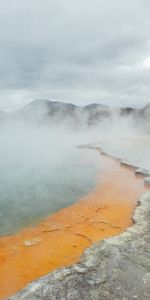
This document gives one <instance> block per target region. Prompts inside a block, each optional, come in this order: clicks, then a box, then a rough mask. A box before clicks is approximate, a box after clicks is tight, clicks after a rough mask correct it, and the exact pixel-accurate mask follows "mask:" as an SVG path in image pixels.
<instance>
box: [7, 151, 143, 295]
mask: <svg viewBox="0 0 150 300" xmlns="http://www.w3.org/2000/svg"><path fill="white" fill-rule="evenodd" d="M98 150H99V149H98ZM103 159H104V158H103ZM104 160H106V161H107V160H108V161H109V164H110V161H112V160H111V159H110V158H108V157H106V159H104ZM112 163H113V167H114V165H115V164H118V161H117V162H115V161H112ZM109 167H110V166H109ZM111 167H112V166H111ZM106 169H107V168H106ZM110 169H111V168H110ZM110 169H109V170H110ZM120 169H121V173H123V174H124V175H123V178H122V180H124V179H125V178H126V179H127V177H128V176H129V173H130V175H131V174H132V177H133V171H131V170H129V169H127V170H124V171H123V169H122V167H121V166H120ZM107 172H108V170H106V173H105V174H104V177H108V178H107V180H109V181H110V182H109V188H110V187H111V188H112V191H111V192H113V190H114V189H116V188H117V189H118V187H117V183H116V185H115V184H113V182H112V180H113V177H114V174H111V176H110V175H109V174H108V173H107ZM126 172H127V173H128V174H127V177H125V178H124V176H126V175H125V174H126ZM108 175H109V176H110V178H109V176H108ZM118 175H119V176H121V174H118ZM115 176H116V174H115ZM132 177H131V178H129V181H128V184H129V182H130V180H134V181H137V182H138V184H139V183H140V182H141V179H140V178H136V179H135V178H132ZM115 179H117V178H115ZM138 179H139V180H138ZM118 180H119V178H118ZM120 183H121V182H120ZM122 183H123V182H122ZM102 185H104V186H103V188H99V189H98V191H97V189H96V191H95V193H96V194H97V197H99V195H100V196H103V197H104V196H105V193H106V189H108V181H106V182H103V183H102ZM136 188H139V186H138V187H137V186H136ZM121 189H122V186H121V187H120V190H119V192H120V193H121V194H119V195H118V197H121V195H122V197H124V195H123V194H122V191H121ZM116 191H117V193H118V190H116ZM116 191H115V193H116ZM136 192H137V191H136ZM116 196H117V194H114V195H113V199H114V197H115V205H114V203H112V202H111V201H110V199H109V197H110V194H109V193H108V199H107V201H108V206H109V205H110V211H109V213H110V212H111V214H112V217H113V218H112V220H111V221H107V219H106V217H108V216H107V214H106V215H105V211H106V209H105V207H104V205H106V198H104V200H105V201H104V203H102V202H103V201H101V206H100V203H99V201H98V202H97V200H96V203H95V204H94V212H95V214H93V215H92V216H91V215H90V216H89V217H88V218H87V219H86V220H85V218H84V220H83V216H84V213H85V207H86V206H87V204H88V205H89V203H90V202H89V203H88V202H87V200H86V199H87V197H85V199H83V200H80V201H79V202H78V203H77V204H74V205H72V206H71V207H70V208H66V209H64V210H61V211H60V212H58V213H56V214H55V215H54V216H56V215H58V216H59V218H61V214H62V212H65V211H67V215H66V216H68V213H70V212H71V211H70V209H72V207H75V208H76V206H79V211H78V213H80V217H81V221H82V223H81V224H82V226H81V225H80V226H79V228H78V230H76V234H75V235H74V236H73V240H72V247H71V249H70V250H69V253H70V255H71V260H69V261H68V258H67V260H63V263H61V264H58V265H57V266H63V265H70V264H72V263H74V262H76V261H77V260H79V258H80V256H81V253H82V252H83V250H84V249H85V248H87V247H88V246H89V244H91V243H95V242H96V241H98V240H100V239H104V238H106V237H108V236H112V235H116V234H119V233H120V232H122V231H123V230H125V229H126V228H128V227H129V226H130V225H131V221H130V220H126V213H127V212H128V215H129V216H130V218H131V216H132V212H133V210H134V207H135V205H136V201H135V200H136V199H134V201H135V203H134V204H133V203H132V207H131V206H130V204H131V202H132V201H133V199H132V201H131V199H128V200H129V201H128V202H127V205H126V203H123V201H122V200H121V201H120V200H119V199H118V200H116V199H117V198H116ZM128 196H129V195H128ZM90 197H91V199H92V198H93V193H91V194H90ZM105 197H106V196H105ZM129 198H130V197H129ZM133 198H134V197H133ZM91 199H89V200H90V201H91ZM92 200H93V199H92ZM124 200H126V198H124ZM120 202H121V203H120ZM112 204H113V205H114V212H113V213H112V211H113V209H112V207H113V206H112ZM120 204H121V205H122V204H124V205H123V206H121V207H120V209H119V208H118V205H120ZM82 207H83V213H81V208H82ZM116 208H117V212H118V213H119V219H120V218H121V216H122V215H121V213H122V209H123V211H124V210H125V212H123V218H124V220H123V223H122V225H121V226H120V224H119V225H118V223H116V219H115V218H116V213H115V209H116ZM88 210H89V211H88V213H89V212H90V211H91V206H89V209H88ZM74 212H75V211H74ZM99 212H100V214H101V213H102V219H99V218H100V216H98V220H97V219H96V222H94V221H95V218H96V217H97V215H98V214H99ZM92 213H93V211H92ZM86 215H87V211H86V213H85V216H86ZM108 215H109V214H108ZM54 216H52V218H53V217H54ZM71 217H72V215H71ZM90 218H92V219H90ZM78 219H79V215H78ZM78 219H77V222H79V220H78ZM114 220H115V221H114ZM61 221H63V227H64V220H61ZM87 221H88V222H87ZM89 221H90V222H89ZM91 221H92V222H91ZM77 222H75V224H74V225H76V226H77ZM57 223H58V219H57ZM85 223H86V228H85V229H86V230H87V223H89V224H88V235H87V231H86V232H83V231H82V230H83V228H82V227H83V224H84V225H85ZM99 223H101V224H99ZM79 224H80V223H79ZM47 225H48V224H46V226H47ZM55 225H56V224H55ZM57 225H58V224H57ZM100 225H101V226H102V229H103V230H100ZM48 226H49V225H48ZM69 226H70V225H69V223H68V225H67V224H66V228H65V229H66V231H67V232H68V231H71V230H72V228H71V227H69ZM94 226H96V227H95V228H94V233H92V236H93V234H94V236H93V238H91V236H90V235H89V228H90V231H91V229H92V228H93V227H94ZM108 227H109V230H108ZM106 228H107V230H106ZM43 229H44V235H45V234H46V235H49V234H50V233H51V235H53V239H54V238H55V239H56V237H57V241H58V242H57V247H59V244H60V233H61V232H60V231H61V230H60V229H59V228H57V227H56V226H55V227H53V228H51V229H48V230H47V229H45V227H44V226H43V228H42V230H43ZM79 229H80V230H79ZM25 231H26V230H25ZM25 231H23V232H25ZM105 231H106V233H105ZM31 233H32V234H31V236H32V238H29V239H28V240H25V242H26V245H25V244H24V245H23V250H25V252H27V251H28V252H29V253H30V252H32V251H31V249H32V250H34V251H35V252H34V251H33V253H34V254H35V253H36V251H37V250H38V251H39V246H40V245H41V244H43V240H42V239H41V237H40V238H39V236H38V237H37V236H36V238H34V239H33V236H34V235H35V233H37V227H36V228H35V230H34V229H33V231H32V230H31ZM63 234H64V232H63ZM61 235H62V234H61ZM71 236H72V234H71ZM71 236H70V235H68V233H67V239H68V238H69V239H70V237H71ZM75 236H76V237H75ZM74 238H75V239H74ZM23 240H24V238H23ZM23 240H22V241H23ZM8 242H10V241H8ZM51 242H52V241H51ZM32 243H33V244H32ZM65 243H66V240H65ZM80 243H81V244H82V247H81V248H80V249H78V246H79V244H80ZM13 244H14V242H13ZM30 246H31V247H30ZM17 247H18V246H17V245H16V244H15V249H14V250H15V251H14V252H16V250H17V251H20V249H19V248H17ZM46 247H47V251H48V256H50V252H49V247H50V244H49V246H48V244H45V247H44V251H45V249H46ZM21 249H22V248H21ZM55 250H56V249H55ZM73 250H74V251H75V253H76V255H75V258H73V257H72V251H73ZM79 250H80V251H79ZM8 251H10V249H8ZM65 251H66V245H65ZM70 251H71V252H70ZM78 251H79V252H78ZM23 253H24V252H23ZM33 253H32V255H31V253H30V255H31V257H32V258H33ZM69 253H68V254H69ZM54 254H55V253H54ZM64 254H65V252H63V256H64ZM13 255H14V254H13ZM15 255H16V254H15ZM19 255H20V253H19ZM28 259H29V257H28ZM38 259H39V256H38ZM27 261H28V260H27ZM27 261H26V262H27ZM29 262H30V260H29V261H28V263H29ZM8 263H9V262H8ZM34 263H35V262H34ZM57 266H56V265H53V266H52V268H51V267H50V264H49V265H48V266H47V267H48V268H47V271H44V270H45V269H43V274H45V273H46V272H48V271H50V270H53V269H55V268H56V267H57ZM21 267H22V268H23V267H25V265H23V264H22V265H21ZM40 267H41V266H40ZM30 268H32V267H31V266H30V265H29V269H30ZM2 271H3V270H2ZM44 272H45V273H44ZM41 275H42V274H41ZM41 275H40V273H39V274H38V276H37V277H40V276H41ZM48 276H50V275H48ZM10 278H11V277H10ZM34 278H35V275H34V276H33V277H31V278H30V279H29V281H31V280H33V279H34ZM39 280H40V279H39ZM29 281H28V282H29ZM24 285H25V282H24ZM20 288H21V287H20ZM11 293H13V292H11ZM5 297H6V296H5ZM12 299H13V298H12ZM14 299H15V298H14ZM16 299H18V298H16ZM19 299H22V298H19ZM23 299H24V298H23ZM25 299H26V298H25ZM27 299H29V298H27ZM31 299H32V298H31ZM41 299H44V298H41ZM54 299H55V298H54ZM59 299H61V298H59ZM74 299H76V298H74Z"/></svg>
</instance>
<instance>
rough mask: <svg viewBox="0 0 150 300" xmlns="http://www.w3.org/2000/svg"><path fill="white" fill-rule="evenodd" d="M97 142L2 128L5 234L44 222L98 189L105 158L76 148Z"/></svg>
mask: <svg viewBox="0 0 150 300" xmlns="http://www.w3.org/2000/svg"><path fill="white" fill-rule="evenodd" d="M93 139H94V136H93V135H91V138H90V135H89V133H88V134H87V135H86V133H85V132H84V133H81V132H80V133H79V132H78V133H75V132H73V131H71V130H69V129H68V130H67V129H64V128H60V127H57V128H56V127H55V128H54V127H53V128H52V129H51V128H49V127H43V128H35V127H34V128H33V127H32V126H25V125H23V124H20V125H19V126H18V124H17V125H14V126H11V127H10V126H9V127H7V126H6V127H4V128H3V129H2V128H1V129H0V235H5V234H11V233H14V232H16V231H18V230H19V229H21V228H23V227H25V226H32V225H34V224H36V223H38V222H39V221H40V220H41V219H42V218H44V217H46V216H48V215H50V214H51V213H53V212H55V211H57V210H59V209H61V208H63V207H66V206H68V205H70V204H71V203H73V202H75V201H76V200H77V199H79V198H80V197H82V196H84V195H85V194H87V193H88V192H89V191H91V190H92V189H93V188H94V186H95V183H96V175H97V171H98V169H99V168H100V157H99V160H98V159H97V157H96V158H95V152H94V151H90V150H88V149H78V148H76V147H75V145H78V144H80V143H83V142H86V141H88V142H89V140H93ZM97 155H98V154H97Z"/></svg>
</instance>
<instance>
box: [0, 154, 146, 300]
mask: <svg viewBox="0 0 150 300" xmlns="http://www.w3.org/2000/svg"><path fill="white" fill-rule="evenodd" d="M95 150H96V149H95ZM97 150H99V151H100V149H97ZM101 156H102V154H101ZM102 160H103V163H104V165H105V168H104V166H103V172H102V173H103V174H102V175H103V178H101V181H100V186H97V187H96V189H95V191H93V192H92V193H90V194H89V195H87V196H86V197H84V198H83V199H81V200H79V201H77V203H75V204H73V205H71V206H70V207H67V208H65V209H63V210H61V211H59V212H57V213H55V214H54V215H52V216H51V217H49V218H48V219H47V220H46V221H44V222H42V224H40V225H39V226H37V227H36V228H32V229H24V230H23V231H21V233H18V234H17V235H15V237H17V240H16V239H14V236H11V237H4V238H1V239H0V243H1V242H2V239H3V242H4V243H6V242H7V243H8V244H9V245H8V249H7V253H6V254H7V255H6V256H5V255H4V254H1V255H2V258H3V261H4V265H3V268H1V276H2V275H4V271H5V272H6V275H8V270H9V271H10V270H11V272H12V273H11V274H13V273H14V274H15V272H14V271H13V270H12V267H13V268H14V263H15V262H14V259H19V260H21V258H22V255H23V256H24V255H25V261H24V263H23V261H22V260H21V266H19V260H18V261H17V263H18V265H17V266H18V269H17V270H16V269H14V270H15V271H16V273H17V272H18V273H19V272H21V270H23V268H25V267H26V265H27V262H28V263H30V265H29V269H28V268H27V269H26V274H22V277H20V278H19V277H16V278H13V280H14V281H13V282H11V283H12V286H10V287H9V288H10V290H11V291H9V292H8V294H7V295H6V291H5V288H6V286H7V288H8V284H7V282H8V281H9V280H11V278H12V276H11V274H10V275H9V277H10V278H9V280H8V278H7V276H6V278H7V282H6V281H5V282H4V279H3V287H2V288H1V295H0V296H1V297H3V298H4V297H7V296H9V295H10V294H13V293H15V292H17V290H19V289H21V288H23V286H25V285H26V284H28V283H29V282H30V281H33V280H35V279H36V278H38V277H41V276H42V275H44V274H46V273H48V272H50V271H53V270H54V269H56V268H58V267H63V266H67V265H72V264H73V263H75V262H77V261H79V259H80V257H81V255H82V253H83V251H84V250H85V249H86V248H87V247H89V246H91V244H93V243H95V242H97V241H99V240H103V239H105V238H107V237H110V236H113V235H118V234H120V233H121V232H123V231H124V230H126V229H127V228H128V227H130V226H131V225H132V222H131V218H132V214H133V212H134V209H135V207H136V206H137V201H138V199H139V197H140V196H141V195H142V194H143V193H144V191H146V187H144V176H142V178H140V177H139V176H136V175H135V174H134V171H133V170H130V168H128V167H127V168H123V166H121V165H120V163H119V161H118V160H117V159H116V160H114V159H112V158H109V157H107V156H106V155H104V156H103V158H102ZM110 162H111V164H110ZM115 168H118V169H115ZM110 170H111V172H112V174H110V173H111V172H110ZM114 171H115V172H114ZM116 171H117V172H118V173H117V172H116ZM119 171H120V173H119ZM113 172H114V173H113ZM117 174H118V177H117ZM121 174H122V176H123V177H121ZM129 175H130V176H129ZM114 176H115V177H114ZM100 177H101V174H100ZM114 179H115V180H116V181H115V182H114ZM125 179H126V180H127V179H128V184H127V185H126V186H124V183H125V181H124V180H125ZM105 180H106V181H105ZM118 180H120V185H121V186H120V187H118V184H119V182H118ZM131 181H132V183H133V181H134V182H135V183H136V186H135V187H134V188H133V186H132V184H131ZM129 183H130V186H128V185H129ZM123 186H124V188H125V190H124V191H122V188H123ZM129 187H130V189H131V190H130V189H128V190H127V188H129ZM118 189H119V191H118ZM134 189H135V190H136V191H135V190H134ZM109 190H110V192H109ZM106 191H107V192H108V194H107V193H106ZM125 192H126V195H125ZM113 193H114V194H113ZM130 193H131V194H132V195H130ZM133 193H136V194H134V195H133ZM106 194H107V197H106ZM93 195H95V196H93ZM110 196H111V197H112V199H111V200H110ZM116 196H117V197H118V198H117V197H116ZM94 197H95V200H94ZM99 197H100V199H99ZM120 197H121V199H122V197H123V199H124V201H123V200H120ZM124 197H125V198H124ZM127 198H128V199H127ZM114 199H115V203H114ZM91 201H95V202H93V204H92V205H91ZM125 201H126V202H125ZM119 205H120V206H119ZM77 207H78V209H77ZM72 209H73V213H72ZM116 209H117V213H118V214H119V220H118V217H117V216H116ZM85 210H86V211H85ZM62 213H63V214H64V216H63V218H62ZM75 213H77V215H75ZM127 214H128V219H127ZM87 215H88V216H87ZM64 217H65V218H64ZM110 217H111V218H110ZM67 218H70V219H69V220H66V219H67ZM72 218H73V220H74V223H72ZM120 218H122V220H120ZM49 221H53V222H52V223H51V224H49ZM66 221H67V223H66ZM69 222H71V225H70V223H69ZM120 222H121V223H120ZM56 224H57V225H56ZM60 224H61V226H62V227H60ZM50 225H51V227H50ZM52 225H53V226H52ZM131 228H132V227H131ZM62 229H63V230H62ZM39 230H40V231H39ZM41 230H42V231H41ZM37 232H38V235H37ZM41 232H42V235H41ZM29 233H30V234H29ZM39 233H40V234H39ZM64 234H66V239H65V241H64V242H62V241H63V239H64ZM20 235H21V236H20ZM49 235H51V236H52V239H51V240H49V242H47V241H45V237H44V238H43V236H46V240H47V239H48V236H49ZM60 238H61V239H60ZM20 239H21V240H20ZM54 240H55V242H56V244H55V247H54V250H53V253H52V252H51V249H50V246H51V244H54ZM68 242H70V243H71V247H70V248H69V252H68V254H67V251H68ZM17 243H18V244H17ZM61 243H62V244H63V248H62V249H63V251H62V249H61V251H60V253H59V255H58V256H59V259H60V256H61V263H60V262H59V264H58V261H57V259H56V258H55V259H53V263H52V261H50V258H52V254H53V258H54V257H55V256H56V250H57V248H58V249H59V248H60V245H61ZM66 243H67V244H66ZM12 245H13V249H12ZM14 245H15V246H14ZM66 245H67V246H66ZM61 247H62V245H61ZM41 250H42V251H41ZM66 250H67V251H66ZM39 252H40V253H39ZM73 252H74V255H73ZM38 253H39V254H38ZM41 254H43V255H44V256H46V257H47V262H46V260H45V259H44V261H42V263H41V264H40V265H38V267H36V268H37V270H35V271H36V274H37V275H35V273H34V274H30V275H32V276H30V277H29V278H27V277H28V271H29V270H30V269H31V268H32V265H31V263H32V261H31V259H32V260H33V259H34V262H33V267H34V266H36V262H37V261H39V259H41ZM10 255H11V256H12V257H11V260H10ZM66 255H67V257H65V256H66ZM69 255H70V256H69ZM35 258H36V260H35ZM68 259H69V260H68ZM5 260H6V261H5ZM8 265H10V266H9V269H7V267H8ZM10 267H11V269H10ZM39 269H40V273H39ZM41 269H42V270H41ZM30 271H31V270H30ZM18 273H17V276H18ZM19 276H21V274H19ZM1 278H2V277H1ZM16 280H21V282H20V286H18V283H19V282H16ZM14 282H16V286H15V287H14V286H13V285H14ZM2 291H3V294H2ZM4 299H5V298H4Z"/></svg>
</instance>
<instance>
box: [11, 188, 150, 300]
mask: <svg viewBox="0 0 150 300" xmlns="http://www.w3.org/2000/svg"><path fill="white" fill-rule="evenodd" d="M133 220H134V223H135V225H134V226H132V227H131V228H129V229H128V230H127V231H126V232H124V233H122V234H121V235H120V236H116V237H112V238H108V239H106V240H104V241H101V242H98V243H96V244H94V245H93V246H92V247H91V248H89V249H87V250H86V251H85V252H84V254H83V256H82V259H81V261H80V262H79V263H77V264H75V265H73V266H71V267H67V268H63V269H60V270H57V271H55V272H53V273H50V274H48V275H46V276H44V277H42V278H40V279H39V280H37V281H34V282H33V283H32V284H30V285H28V286H27V287H26V288H25V289H23V290H22V291H21V292H20V293H18V294H16V295H15V296H13V297H10V298H9V300H38V299H43V300H56V299H57V300H59V299H61V300H67V299H68V300H79V299H85V300H88V299H91V300H104V299H107V300H108V299H109V300H117V299H118V300H120V299H122V300H130V299H139V300H141V299H142V300H144V299H145V300H146V299H148V300H149V299H150V251H149V249H150V193H149V192H147V193H145V194H144V195H143V196H142V197H141V199H140V201H139V206H138V207H137V208H136V210H135V214H134V217H133Z"/></svg>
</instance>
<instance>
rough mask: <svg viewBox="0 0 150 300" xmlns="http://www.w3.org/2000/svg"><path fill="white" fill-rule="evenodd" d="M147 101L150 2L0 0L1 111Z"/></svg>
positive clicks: (143, 102)
mask: <svg viewBox="0 0 150 300" xmlns="http://www.w3.org/2000/svg"><path fill="white" fill-rule="evenodd" d="M35 98H48V99H53V100H62V101H67V102H73V103H75V104H79V105H85V104H87V103H90V102H98V103H103V104H110V105H113V106H114V105H120V106H121V105H124V106H125V105H144V104H145V103H148V102H150V1H149V0H0V109H6V110H11V109H15V108H18V107H20V106H22V105H24V104H25V103H27V102H28V101H31V100H33V99H35Z"/></svg>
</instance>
